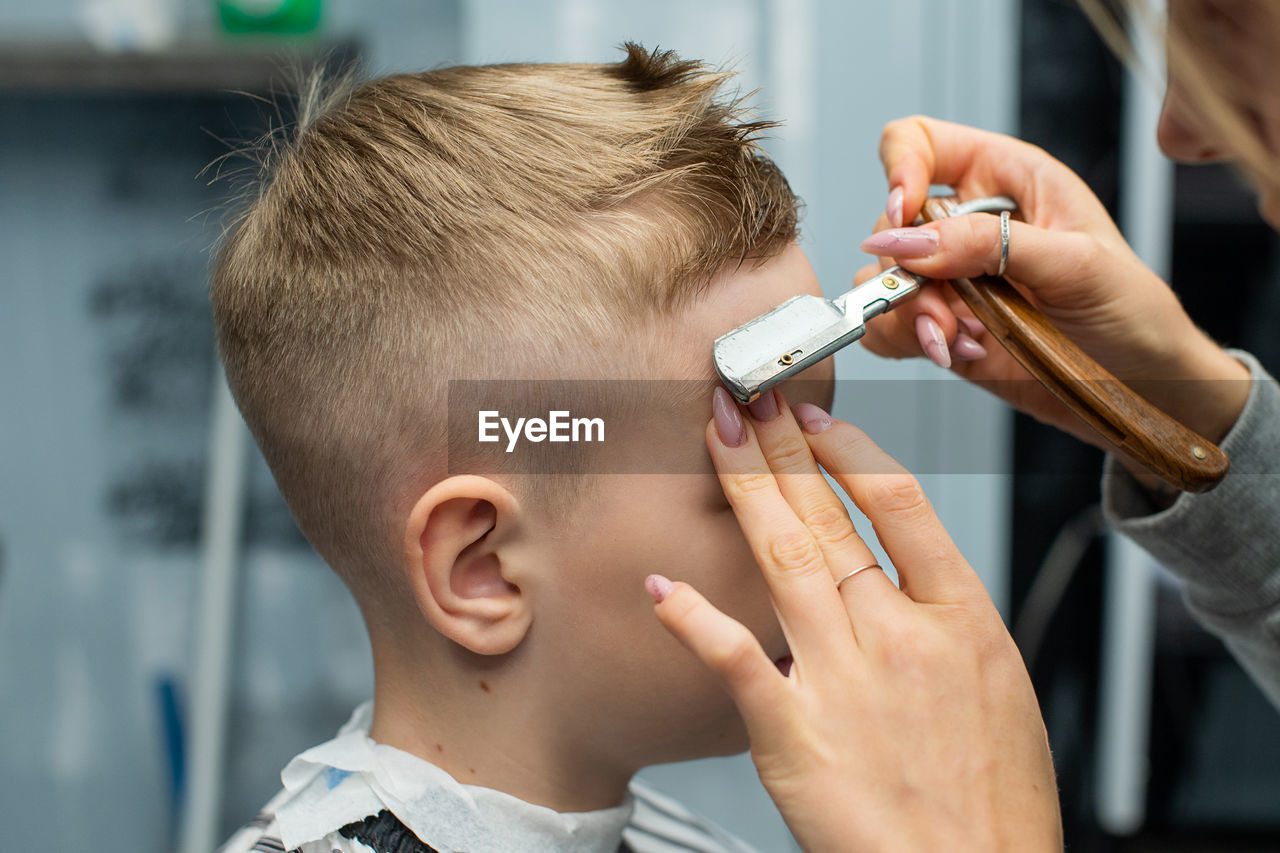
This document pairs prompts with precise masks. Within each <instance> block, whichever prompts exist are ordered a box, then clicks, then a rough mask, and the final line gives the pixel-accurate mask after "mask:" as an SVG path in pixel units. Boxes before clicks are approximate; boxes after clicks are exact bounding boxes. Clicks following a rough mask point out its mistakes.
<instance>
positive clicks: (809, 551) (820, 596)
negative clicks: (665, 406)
mask: <svg viewBox="0 0 1280 853" xmlns="http://www.w3.org/2000/svg"><path fill="white" fill-rule="evenodd" d="M714 406H715V417H714V418H712V420H711V422H710V423H709V424H707V436H706V438H707V449H708V451H709V452H710V454H711V460H712V463H713V464H714V465H715V468H716V473H717V474H718V475H719V477H720V487H721V488H722V489H723V490H724V494H725V497H726V498H728V500H729V505H730V506H731V507H732V508H733V512H734V515H735V516H736V517H737V519H738V525H739V526H740V527H741V528H742V533H743V536H744V537H745V538H746V540H747V544H748V545H749V546H750V548H751V553H752V554H753V555H754V556H755V558H756V562H757V563H758V564H759V565H760V570H761V572H762V573H763V575H764V579H765V583H766V584H767V585H768V587H769V594H770V596H771V597H772V599H773V604H774V608H775V610H776V611H777V613H778V621H779V622H780V623H781V625H782V630H783V632H784V633H785V634H786V635H787V642H788V643H789V644H790V646H791V653H792V655H793V656H794V657H795V659H796V660H804V661H806V663H809V664H814V665H816V666H817V668H818V671H825V670H826V668H827V667H828V666H833V665H836V663H837V662H838V660H839V658H840V657H842V656H846V655H847V654H848V650H849V648H850V646H851V644H852V642H853V633H852V629H851V628H850V626H849V615H848V614H847V613H846V612H845V610H844V607H843V606H842V605H841V603H840V598H839V596H837V595H835V594H834V593H835V589H834V586H833V585H832V583H831V573H830V571H829V570H828V568H827V563H826V560H825V558H824V557H823V555H822V549H821V548H819V547H818V543H817V541H816V540H815V539H814V538H813V535H812V534H811V533H810V532H809V531H808V529H807V528H806V527H805V526H804V524H803V523H801V521H800V519H799V518H798V517H797V516H796V514H795V512H794V511H793V510H792V509H791V507H790V505H788V504H787V501H786V499H785V498H783V496H782V492H781V491H780V490H779V488H778V482H777V480H776V479H774V476H773V472H771V471H770V470H769V463H768V462H767V461H765V458H764V456H763V454H762V453H761V451H760V445H759V443H758V441H757V440H756V437H755V434H754V430H753V429H752V427H751V425H750V424H749V423H745V422H744V420H743V418H742V415H741V411H740V410H739V409H738V407H737V405H736V404H735V403H733V401H732V399H731V398H729V395H728V394H727V393H726V392H725V390H724V389H723V388H717V389H716V390H715V403H714ZM735 417H736V418H737V422H736V423H731V421H732V420H733V418H735ZM718 422H721V423H722V425H721V426H717V423H718ZM722 430H723V431H724V433H725V434H726V435H734V437H735V438H736V439H738V440H740V441H741V444H739V445H738V446H736V447H735V446H730V445H728V444H726V443H725V441H724V440H723V439H722V438H721V431H722ZM735 430H740V432H737V433H736V435H735V433H734V431H735Z"/></svg>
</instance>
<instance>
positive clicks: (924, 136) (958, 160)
mask: <svg viewBox="0 0 1280 853" xmlns="http://www.w3.org/2000/svg"><path fill="white" fill-rule="evenodd" d="M880 161H881V163H882V164H883V165H884V170H885V176H886V177H887V178H888V179H889V193H890V196H891V197H892V196H893V190H894V189H895V188H898V187H901V188H902V219H901V222H900V224H908V223H910V222H912V221H913V220H914V219H915V217H916V216H917V215H919V213H920V210H921V208H922V207H923V206H924V201H925V199H926V198H928V196H929V186H930V185H931V184H948V185H952V186H956V187H957V188H958V186H959V185H960V184H962V183H964V184H966V185H967V188H968V189H969V190H970V191H971V193H972V194H973V195H975V196H981V195H998V194H1008V193H1012V194H1013V195H1014V196H1015V197H1017V196H1019V195H1021V190H1023V189H1024V188H1025V187H1026V186H1028V185H1030V184H1031V183H1032V181H1033V178H1034V176H1035V175H1036V170H1037V169H1042V168H1043V166H1044V164H1045V163H1046V162H1051V163H1056V162H1057V161H1054V160H1053V159H1052V158H1051V157H1049V156H1048V155H1047V154H1045V153H1044V151H1042V150H1041V149H1039V148H1036V147H1035V146H1034V145H1030V144H1028V143H1026V142H1023V141H1021V140H1019V139H1014V138H1013V137H1010V136H1005V135H1003V134H999V133H992V132H990V131H986V130H978V129H977V128H973V127H967V126H965V125H962V124H955V123H953V122H948V121H940V120H938V119H934V118H929V117H927V116H911V117H909V118H904V119H898V120H897V121H892V122H890V123H889V124H887V125H885V128H884V131H883V132H882V133H881V136H880Z"/></svg>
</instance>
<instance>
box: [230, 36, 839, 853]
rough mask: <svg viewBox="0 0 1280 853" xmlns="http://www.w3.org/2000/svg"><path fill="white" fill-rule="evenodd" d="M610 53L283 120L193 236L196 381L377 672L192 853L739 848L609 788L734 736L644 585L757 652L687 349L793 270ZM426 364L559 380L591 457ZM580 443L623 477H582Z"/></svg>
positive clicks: (737, 185) (670, 58) (585, 464)
mask: <svg viewBox="0 0 1280 853" xmlns="http://www.w3.org/2000/svg"><path fill="white" fill-rule="evenodd" d="M626 51H627V56H626V58H625V59H624V60H623V61H622V62H620V63H617V64H610V65H513V66H491V67H464V68H450V69H444V70H440V71H435V72H431V73H427V74H417V75H403V76H397V77H390V78H385V79H380V80H375V81H372V82H369V83H366V84H363V85H361V86H359V87H358V88H356V89H354V90H352V91H348V92H345V93H343V94H341V95H340V96H336V97H330V98H328V99H327V100H325V101H324V102H319V101H313V102H311V103H304V104H303V105H302V109H301V110H300V121H299V129H298V130H297V133H296V137H295V139H294V140H293V141H292V142H291V143H290V144H289V145H288V146H287V147H286V148H285V149H284V150H282V151H278V152H275V153H274V159H273V161H272V162H270V163H269V164H268V166H269V167H270V168H269V172H270V174H269V175H267V176H266V178H265V180H264V181H263V184H262V187H261V188H260V190H259V192H258V195H257V197H256V199H255V200H254V201H253V203H252V205H251V206H250V207H249V209H248V211H247V212H246V214H245V215H244V216H243V218H242V219H241V220H240V221H239V222H238V223H237V224H236V226H235V228H234V229H233V230H232V232H231V234H230V236H229V238H228V240H227V242H226V245H225V246H224V247H223V249H222V251H221V253H220V257H219V259H218V263H217V266H216V269H215V272H214V278H213V285H212V300H213V304H214V313H215V320H216V324H217V332H218V340H219V346H220V351H221V354H222V358H223V360H224V362H225V364H226V369H227V377H228V381H229V383H230V385H231V388H232V390H233V392H234V393H235V396H236V399H237V402H238V403H239V405H240V408H241V410H242V412H243V413H244V416H245V420H246V421H247V423H248V424H249V426H250V429H251V430H252V431H253V434H254V436H255V438H256V440H257V441H258V443H259V445H260V446H261V448H262V450H263V453H264V455H265V457H266V459H267V462H268V463H269V465H270V466H271V469H272V472H273V473H274V475H275V477H276V480H277V482H278V484H279V486H280V489H281V492H282V493H283V495H284V496H285V499H286V500H287V501H288V503H289V506H290V508H291V509H292V511H293V513H294V516H295V518H296V519H297V522H298V524H299V527H300V528H301V530H302V531H303V532H304V533H305V534H306V535H307V537H308V539H309V540H310V541H311V543H312V544H313V545H314V546H315V548H316V550H317V551H318V552H319V553H320V554H321V555H322V556H323V557H324V558H325V560H326V561H327V562H328V563H329V564H330V565H331V566H332V567H333V568H334V569H335V571H337V572H338V574H339V575H340V576H341V577H342V579H343V580H344V581H345V583H346V584H347V586H348V587H349V588H350V589H351V592H352V594H353V595H354V596H355V599H356V601H357V603H358V604H359V606H360V609H361V612H362V614H363V616H364V619H365V622H366V625H367V628H368V630H369V635H370V638H371V641H372V647H373V656H374V672H375V685H376V686H375V695H374V702H373V703H372V706H369V705H365V706H362V707H361V708H360V709H358V710H357V712H356V714H355V716H354V717H353V718H352V720H351V722H350V723H348V724H347V726H346V727H345V728H344V729H343V731H342V732H341V733H340V734H339V736H338V737H337V738H336V739H335V740H333V741H330V742H329V743H327V744H324V745H322V746H320V747H316V748H315V749H312V750H309V751H308V752H306V753H303V754H302V755H301V756H299V757H298V758H296V759H295V760H294V761H293V762H291V763H290V764H289V766H288V767H287V768H286V769H285V771H284V773H283V774H282V778H283V780H284V783H285V790H283V791H282V792H281V793H280V794H279V795H278V796H277V797H275V798H274V799H273V800H272V802H271V803H269V804H268V806H267V807H266V809H265V810H264V813H263V814H262V815H260V816H259V818H258V819H257V820H256V821H255V822H254V823H253V824H251V825H250V826H248V827H246V828H245V829H244V830H242V831H241V832H240V833H238V834H237V835H236V836H235V837H234V838H233V839H232V840H231V842H230V843H229V844H228V846H227V847H226V848H225V849H227V850H230V851H244V850H249V849H257V850H293V849H301V850H303V851H324V853H329V851H332V850H359V851H367V850H369V849H374V850H396V851H400V850H437V851H441V853H445V851H454V850H460V851H463V850H464V851H470V853H486V851H506V850H519V851H531V850H583V851H610V853H612V851H615V850H619V849H630V850H634V851H636V853H644V851H650V850H745V849H749V848H747V847H745V845H742V844H741V843H740V842H737V841H735V840H734V839H732V838H730V837H729V836H727V835H726V834H725V833H723V832H722V831H720V830H717V829H716V828H714V827H710V826H706V825H703V824H701V823H699V822H698V821H697V820H696V819H695V818H693V817H692V816H691V815H689V814H688V813H687V812H684V811H683V810H682V809H680V807H679V806H677V805H675V804H674V803H671V802H669V801H667V800H665V799H663V798H662V797H660V796H659V795H656V794H654V793H653V792H651V791H649V790H647V789H645V788H643V787H642V786H639V785H632V784H631V783H630V780H631V776H632V775H633V774H634V773H635V772H636V771H637V770H639V769H640V768H642V767H644V766H646V765H649V764H656V763H663V762H670V761H678V760H686V759H691V758H697V757H703V756H711V755H726V754H732V753H736V752H740V751H742V750H743V749H745V748H746V747H747V745H748V744H747V741H746V736H745V729H744V727H743V724H742V722H741V720H740V719H739V717H738V715H737V712H736V710H735V709H734V705H733V703H732V701H731V700H730V699H729V697H728V695H727V694H726V693H725V692H724V691H723V690H722V689H721V687H720V686H719V684H718V682H717V681H716V680H715V678H714V676H713V675H712V674H711V673H710V672H709V671H707V670H706V669H705V668H704V667H703V666H702V664H701V663H699V662H698V661H697V660H696V659H695V658H694V657H693V656H692V655H690V654H688V653H687V652H685V651H684V649H682V648H681V647H680V646H679V644H678V643H677V642H676V641H675V640H674V639H672V638H671V637H670V635H668V634H667V633H666V631H665V630H664V629H663V628H662V627H661V625H660V624H659V623H658V621H657V620H656V619H655V618H654V617H653V614H652V606H651V600H650V599H649V597H648V595H647V594H646V593H645V591H644V589H643V588H642V581H643V579H644V577H645V576H646V575H647V574H648V573H650V572H652V571H663V572H666V573H668V574H671V575H672V576H673V577H677V578H680V579H685V580H688V581H690V582H692V583H694V584H695V585H696V586H697V587H698V589H700V590H702V591H703V592H704V593H705V594H706V595H707V597H708V598H709V599H711V600H712V601H713V602H714V603H716V604H717V605H718V606H720V607H721V608H722V609H723V610H725V611H726V612H727V613H729V614H730V615H732V616H734V617H736V618H737V619H739V620H740V621H742V622H743V623H744V624H746V625H747V626H748V627H750V628H751V629H752V630H753V631H754V632H755V633H756V636H757V637H759V638H760V639H761V641H762V643H763V645H764V647H765V649H766V650H769V651H770V654H772V655H774V656H776V657H777V658H778V659H779V660H781V659H783V658H784V657H785V656H786V654H787V648H786V643H785V640H784V638H783V636H782V632H781V629H780V627H779V626H778V623H777V621H776V619H775V617H774V615H773V611H772V607H771V604H770V601H769V598H768V594H767V592H766V590H765V587H764V583H763V580H762V578H761V577H760V575H759V571H758V569H757V568H756V566H755V563H754V560H753V559H752V556H751V554H750V551H749V550H748V548H747V545H746V543H745V541H744V539H743V537H742V534H741V531H740V530H739V529H738V526H737V523H736V521H735V519H734V516H733V514H732V512H731V511H730V510H729V508H728V505H727V503H726V502H725V500H724V498H723V496H722V494H721V491H720V488H719V484H718V481H717V480H716V478H715V476H714V473H713V471H712V468H711V465H710V462H709V460H708V459H707V458H706V451H705V447H704V446H703V439H702V436H703V430H704V427H705V424H706V421H707V418H708V417H709V416H710V390H711V388H712V387H713V385H714V374H713V371H712V368H711V360H710V352H711V343H712V341H713V340H714V339H715V337H716V336H718V335H720V334H723V333H724V332H726V331H728V330H729V329H731V328H734V327H735V326H737V325H739V324H741V323H743V322H745V321H746V320H749V319H751V318H752V317H754V316H756V315H758V314H760V313H761V312H763V311H765V310H767V309H769V308H772V307H774V306H775V305H777V304H778V303H780V302H782V301H783V300H785V299H786V298H788V297H790V296H793V295H795V294H797V293H801V292H808V293H820V289H819V287H818V284H817V281H816V279H815V277H814V275H813V271H812V270H811V268H810V267H809V264H808V261H807V260H806V259H805V257H804V255H803V253H802V252H801V251H800V249H799V248H798V247H797V246H796V245H795V242H794V241H795V237H796V209H797V203H796V199H795V198H794V196H793V195H792V193H791V191H790V189H789V187H788V186H787V183H786V180H785V179H784V178H783V177H782V175H781V174H780V173H779V172H778V170H777V169H776V168H775V167H774V166H773V164H772V163H771V162H769V161H768V160H767V159H766V158H765V157H764V156H763V155H762V154H761V153H760V152H759V151H758V149H757V148H756V147H755V145H754V143H753V138H754V136H755V135H756V134H757V133H758V132H759V131H760V130H761V129H762V128H763V127H765V125H764V124H762V123H753V122H748V121H744V120H743V118H742V114H741V112H740V110H739V109H738V107H737V105H736V104H735V103H733V102H729V101H726V100H725V99H724V98H723V97H722V96H721V94H720V90H721V87H722V86H723V84H724V82H725V80H726V75H724V74H721V73H713V72H709V71H707V70H706V69H704V68H703V67H702V66H701V65H699V64H698V63H694V62H687V61H681V60H679V59H677V58H676V57H675V56H674V55H672V54H671V53H656V52H655V53H647V52H645V51H644V50H643V49H641V48H639V47H637V46H635V45H628V46H627V47H626ZM809 378H811V379H819V380H821V381H820V382H808V383H804V387H803V388H801V389H798V390H793V391H792V392H791V393H790V395H789V396H790V398H791V399H792V400H793V402H798V401H800V400H806V399H807V400H809V401H810V402H816V403H818V404H819V405H824V406H825V405H827V404H829V402H830V401H829V394H830V385H831V381H830V380H831V373H830V366H829V363H827V364H823V365H819V366H818V367H815V368H813V369H812V370H811V371H809ZM456 379H465V380H481V382H480V383H479V385H478V386H474V387H478V388H479V389H480V392H481V395H482V396H483V393H484V390H485V389H486V388H488V387H489V386H488V385H486V381H492V382H493V383H494V387H495V388H505V389H506V390H505V391H503V393H506V391H511V392H512V393H513V394H515V395H516V396H519V395H520V394H526V395H527V394H529V393H534V392H533V391H530V390H529V389H530V388H533V387H534V386H523V385H520V383H514V385H517V386H519V387H515V388H512V387H511V386H512V385H513V383H510V382H506V380H517V379H518V380H557V381H559V380H564V379H572V380H587V381H588V385H587V387H589V391H587V392H586V393H583V387H584V386H582V385H575V386H574V387H575V388H576V389H577V390H576V391H575V392H574V394H575V395H576V396H575V401H576V402H571V403H565V402H563V401H560V400H556V399H550V400H549V401H546V402H548V403H549V405H548V408H547V409H544V412H545V411H549V410H569V409H571V408H573V407H574V406H578V405H582V404H584V403H583V401H584V400H585V401H586V402H585V405H587V407H588V408H589V409H590V411H589V412H587V414H589V415H590V416H591V419H598V420H599V421H600V422H601V427H602V428H601V430H600V431H599V432H601V433H603V435H602V436H600V437H601V438H603V439H604V440H605V441H604V444H603V445H593V444H588V443H582V442H581V441H580V442H579V443H577V444H573V443H570V444H557V445H553V444H551V443H550V442H546V443H540V439H539V438H538V435H541V436H542V437H543V438H545V437H546V432H545V429H546V427H547V424H546V423H545V422H544V424H543V431H542V432H541V433H535V432H533V431H531V430H530V429H529V428H528V427H525V428H524V431H523V432H522V433H521V432H520V431H519V429H516V430H515V431H512V430H511V429H510V424H509V423H508V425H507V426H505V427H498V426H496V424H498V423H499V422H500V418H501V417H505V414H504V413H502V412H500V411H499V408H500V405H501V404H500V403H499V404H493V403H484V404H482V405H464V403H463V402H460V401H461V400H463V399H464V398H465V399H466V401H467V402H468V403H474V402H475V401H474V400H472V399H471V398H469V397H467V396H466V395H465V394H462V393H461V392H460V391H459V392H458V393H454V392H455V391H458V389H460V388H462V387H463V385H458V384H456V383H455V385H451V384H450V382H449V380H456ZM641 379H644V380H650V379H663V380H679V381H671V382H657V383H654V382H627V381H619V380H641ZM496 380H504V382H496ZM455 386H456V387H455ZM465 387H467V388H472V387H473V386H472V385H466V386H465ZM538 387H541V386H538ZM555 387H556V386H555V383H554V382H553V383H552V391H551V392H546V391H545V389H544V395H545V393H550V394H551V396H552V397H553V398H554V396H555V393H554V388H555ZM571 396H573V395H571ZM508 399H509V398H508ZM539 399H540V400H541V398H539ZM526 402H528V401H527V400H526ZM446 409H447V411H446ZM486 412H488V414H485V413H486ZM521 414H524V412H523V411H522V412H521ZM573 414H574V415H577V414H579V412H578V411H575V412H573ZM485 418H487V419H488V421H487V422H488V423H489V424H490V426H491V427H492V428H493V429H492V430H491V431H490V434H491V435H497V436H498V439H499V440H497V441H489V440H486V441H482V440H481V438H483V437H484V435H485V423H486V421H485V420H484V419H485ZM478 419H479V420H478ZM477 424H479V429H477ZM584 426H585V427H587V428H586V430H585V431H586V432H587V433H588V434H590V433H591V427H590V425H589V424H586V425H584ZM509 435H512V436H514V438H515V439H516V442H514V443H516V444H518V443H519V440H521V437H523V440H525V444H524V445H523V446H521V447H520V448H515V447H513V446H512V444H513V443H512V442H510V440H509V438H508V436H509ZM660 435H665V436H668V437H669V440H667V441H665V442H664V441H662V440H661V439H660V438H659V436H660ZM594 437H595V436H592V438H594ZM580 438H581V437H580ZM606 445H607V447H608V448H609V456H608V457H607V458H608V459H610V460H616V459H619V458H628V459H631V460H633V464H632V465H631V466H630V467H626V466H622V467H625V468H626V470H622V469H621V468H620V467H618V464H617V463H615V462H610V463H608V464H604V463H602V464H601V465H600V466H598V468H595V469H593V468H592V465H593V460H600V459H604V458H606V457H604V456H602V455H601V454H602V452H603V451H602V450H601V448H603V447H605V446H606ZM509 447H510V448H511V449H513V450H515V449H519V450H521V451H523V455H522V454H520V453H512V454H508V453H507V452H506V451H507V450H508V448H509ZM557 453H558V454H559V455H558V456H557V455H556V454H557ZM517 457H520V458H522V459H524V460H526V461H524V462H521V461H517ZM548 459H550V460H551V462H550V463H548V461H547V460H548ZM528 460H533V461H528ZM538 460H541V461H540V462H539V461H538ZM557 460H558V461H557ZM635 460H640V463H639V464H635ZM644 460H652V461H653V464H652V467H649V468H646V467H645V464H644ZM561 465H563V467H561ZM521 466H527V467H521ZM610 466H613V467H610ZM530 471H541V472H542V473H540V474H530Z"/></svg>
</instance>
